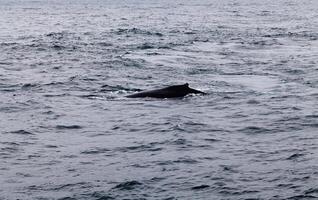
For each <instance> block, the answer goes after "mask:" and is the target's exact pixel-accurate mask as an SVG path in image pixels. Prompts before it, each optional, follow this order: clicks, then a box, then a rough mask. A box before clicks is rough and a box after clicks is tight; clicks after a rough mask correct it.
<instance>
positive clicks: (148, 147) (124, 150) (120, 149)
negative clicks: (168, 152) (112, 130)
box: [116, 145, 162, 152]
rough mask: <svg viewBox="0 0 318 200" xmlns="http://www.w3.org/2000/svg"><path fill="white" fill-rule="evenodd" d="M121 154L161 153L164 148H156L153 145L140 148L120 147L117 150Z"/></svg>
mask: <svg viewBox="0 0 318 200" xmlns="http://www.w3.org/2000/svg"><path fill="white" fill-rule="evenodd" d="M116 150H117V151H121V152H131V151H133V152H139V151H161V150H162V148H160V147H154V146H152V145H139V146H130V147H120V148H117V149H116Z"/></svg>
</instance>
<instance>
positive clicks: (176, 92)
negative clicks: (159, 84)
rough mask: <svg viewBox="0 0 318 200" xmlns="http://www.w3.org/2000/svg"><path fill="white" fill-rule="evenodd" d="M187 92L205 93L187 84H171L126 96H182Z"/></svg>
mask: <svg viewBox="0 0 318 200" xmlns="http://www.w3.org/2000/svg"><path fill="white" fill-rule="evenodd" d="M187 94H206V93H204V92H201V91H199V90H195V89H192V88H190V87H189V84H188V83H186V84H183V85H173V86H169V87H165V88H162V89H157V90H149V91H143V92H138V93H135V94H132V95H128V96H126V97H128V98H144V97H151V98H178V97H184V96H186V95H187Z"/></svg>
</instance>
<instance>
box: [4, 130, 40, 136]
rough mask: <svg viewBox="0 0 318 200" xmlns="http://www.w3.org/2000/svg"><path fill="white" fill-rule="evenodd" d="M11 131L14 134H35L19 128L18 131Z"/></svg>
mask: <svg viewBox="0 0 318 200" xmlns="http://www.w3.org/2000/svg"><path fill="white" fill-rule="evenodd" d="M9 133H12V134H19V135H34V134H33V133H31V132H29V131H26V130H23V129H21V130H17V131H11V132H9Z"/></svg>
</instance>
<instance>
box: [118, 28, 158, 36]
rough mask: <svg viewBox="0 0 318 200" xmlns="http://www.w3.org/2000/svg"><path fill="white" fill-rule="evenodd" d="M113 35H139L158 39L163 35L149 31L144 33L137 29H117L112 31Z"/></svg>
mask: <svg viewBox="0 0 318 200" xmlns="http://www.w3.org/2000/svg"><path fill="white" fill-rule="evenodd" d="M113 33H115V34H117V35H122V34H136V35H137V34H139V35H147V36H158V37H162V36H163V34H162V33H159V32H151V31H146V30H142V29H138V28H130V29H123V28H119V29H117V30H115V31H113Z"/></svg>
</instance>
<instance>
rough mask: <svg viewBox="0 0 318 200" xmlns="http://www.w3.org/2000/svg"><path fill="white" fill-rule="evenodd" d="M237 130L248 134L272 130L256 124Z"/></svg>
mask: <svg viewBox="0 0 318 200" xmlns="http://www.w3.org/2000/svg"><path fill="white" fill-rule="evenodd" d="M238 131H239V132H243V133H248V134H259V133H270V132H272V130H270V129H266V128H262V127H258V126H248V127H246V128H243V129H240V130H238Z"/></svg>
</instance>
